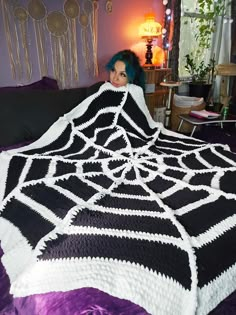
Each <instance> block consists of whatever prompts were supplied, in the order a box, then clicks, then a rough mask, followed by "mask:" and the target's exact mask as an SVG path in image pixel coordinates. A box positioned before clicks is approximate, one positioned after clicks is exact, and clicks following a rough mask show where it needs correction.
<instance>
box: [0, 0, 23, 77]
mask: <svg viewBox="0 0 236 315" xmlns="http://www.w3.org/2000/svg"><path fill="white" fill-rule="evenodd" d="M2 16H3V23H4V30H5V37H6V42H7V48H8V54H9V59H10V67H11V73H12V78H13V79H14V80H21V78H22V70H21V62H20V47H19V41H18V35H17V30H16V26H15V23H14V20H13V17H12V8H11V7H10V4H9V1H7V0H2Z"/></svg>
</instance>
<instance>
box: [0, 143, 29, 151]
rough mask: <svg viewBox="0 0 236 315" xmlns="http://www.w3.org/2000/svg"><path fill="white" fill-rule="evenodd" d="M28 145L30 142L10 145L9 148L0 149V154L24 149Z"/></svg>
mask: <svg viewBox="0 0 236 315" xmlns="http://www.w3.org/2000/svg"><path fill="white" fill-rule="evenodd" d="M30 143H32V141H25V142H22V143H18V144H14V145H11V146H9V147H0V152H2V151H7V150H13V149H17V148H21V147H24V146H25V145H27V144H30Z"/></svg>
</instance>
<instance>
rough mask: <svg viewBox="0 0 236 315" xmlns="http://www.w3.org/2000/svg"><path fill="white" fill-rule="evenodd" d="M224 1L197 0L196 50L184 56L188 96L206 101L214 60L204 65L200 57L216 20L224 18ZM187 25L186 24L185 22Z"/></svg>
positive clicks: (205, 49)
mask: <svg viewBox="0 0 236 315" xmlns="http://www.w3.org/2000/svg"><path fill="white" fill-rule="evenodd" d="M225 3H226V2H225V0H217V1H215V0H198V14H197V15H196V16H195V18H196V19H197V20H196V21H197V29H196V33H195V35H194V36H195V39H196V41H197V43H198V49H197V50H196V51H194V52H191V53H189V54H187V55H186V56H185V59H186V64H185V69H186V70H187V71H188V72H189V74H190V75H191V77H192V82H191V83H190V85H189V90H190V96H197V97H204V99H205V100H206V99H207V96H208V95H209V92H210V90H211V87H212V83H213V79H214V70H215V58H211V59H210V61H209V62H208V63H205V61H204V60H203V58H202V56H205V53H206V51H207V50H208V49H209V48H210V45H211V39H212V35H213V33H214V32H215V31H216V27H217V23H216V19H217V17H219V16H225V14H226V9H227V7H226V4H225ZM186 23H187V22H186Z"/></svg>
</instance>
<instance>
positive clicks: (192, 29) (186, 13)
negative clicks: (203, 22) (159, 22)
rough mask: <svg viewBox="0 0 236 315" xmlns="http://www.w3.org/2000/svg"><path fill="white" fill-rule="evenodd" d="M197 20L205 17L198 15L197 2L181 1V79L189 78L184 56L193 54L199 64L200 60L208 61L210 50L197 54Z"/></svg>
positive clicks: (193, 0) (190, 0) (192, 0)
mask: <svg viewBox="0 0 236 315" xmlns="http://www.w3.org/2000/svg"><path fill="white" fill-rule="evenodd" d="M199 18H205V16H202V15H200V14H199V13H198V1H197V0H182V1H181V19H180V24H181V25H180V41H179V77H180V78H181V79H184V78H185V79H187V78H188V77H190V75H189V73H188V72H187V71H186V70H185V55H187V54H190V53H193V54H194V59H195V60H198V61H199V63H200V62H201V61H202V60H204V61H205V62H206V63H207V62H208V61H209V59H210V55H211V50H210V49H204V52H202V53H200V54H199V53H198V48H199V47H198V43H197V41H196V39H195V34H196V30H197V23H198V19H199Z"/></svg>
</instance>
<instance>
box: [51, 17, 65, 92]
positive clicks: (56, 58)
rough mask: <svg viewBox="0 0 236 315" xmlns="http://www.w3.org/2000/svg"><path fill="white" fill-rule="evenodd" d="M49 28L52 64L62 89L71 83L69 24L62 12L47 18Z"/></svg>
mask: <svg viewBox="0 0 236 315" xmlns="http://www.w3.org/2000/svg"><path fill="white" fill-rule="evenodd" d="M47 27H48V31H49V32H50V35H51V36H50V38H51V49H52V62H53V71H54V76H55V78H56V79H57V80H58V82H60V83H61V85H62V88H65V87H66V84H68V82H69V74H68V72H69V69H70V67H69V65H70V61H69V57H70V54H69V43H68V39H67V36H66V35H67V31H68V22H67V18H66V16H65V15H64V14H63V13H62V12H60V11H53V12H51V13H50V14H48V16H47Z"/></svg>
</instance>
